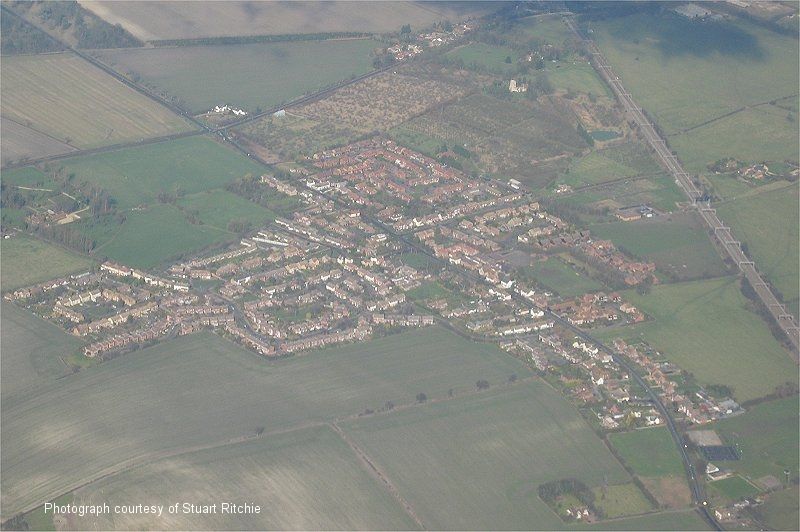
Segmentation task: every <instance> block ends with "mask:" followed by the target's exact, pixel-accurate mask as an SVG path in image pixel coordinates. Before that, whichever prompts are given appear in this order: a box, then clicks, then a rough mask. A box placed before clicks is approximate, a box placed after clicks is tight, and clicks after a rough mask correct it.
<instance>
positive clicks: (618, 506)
mask: <svg viewBox="0 0 800 532" xmlns="http://www.w3.org/2000/svg"><path fill="white" fill-rule="evenodd" d="M592 491H593V492H594V495H595V505H597V506H598V507H599V508H601V509H602V510H603V511H604V512H605V513H606V517H607V518H609V519H615V518H618V517H623V516H626V515H638V514H643V513H645V512H650V511H652V510H653V504H652V503H651V502H650V501H648V500H647V497H645V496H644V494H642V490H640V489H639V488H638V487H637V486H636V484H634V483H633V482H629V483H628V484H619V485H616V486H600V487H597V488H594V489H593V490H592Z"/></svg>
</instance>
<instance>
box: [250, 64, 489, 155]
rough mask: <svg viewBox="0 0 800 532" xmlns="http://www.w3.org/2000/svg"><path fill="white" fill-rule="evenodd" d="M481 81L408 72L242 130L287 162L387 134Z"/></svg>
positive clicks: (353, 87) (441, 73) (357, 86)
mask: <svg viewBox="0 0 800 532" xmlns="http://www.w3.org/2000/svg"><path fill="white" fill-rule="evenodd" d="M476 79H477V78H476V77H475V76H474V75H473V74H469V73H466V72H458V73H452V72H449V71H442V70H440V69H438V68H435V67H434V68H433V69H432V70H421V69H403V70H402V71H397V72H393V71H387V72H383V73H381V74H378V75H376V76H373V77H370V78H367V79H365V80H363V81H360V82H358V83H355V84H353V85H348V86H347V87H343V88H341V89H339V90H337V91H335V92H334V93H333V94H331V95H330V96H328V97H326V98H323V99H321V100H318V101H315V102H312V103H308V104H305V105H301V106H299V107H293V108H291V109H290V110H288V111H287V113H286V116H285V117H282V118H277V117H273V116H269V117H265V118H263V119H261V120H258V121H256V122H252V123H250V124H247V125H245V126H243V127H242V128H241V129H240V130H239V134H240V135H241V136H242V137H244V140H245V143H246V144H248V143H249V144H251V145H252V144H255V145H260V146H262V147H263V148H262V149H258V148H256V151H259V153H260V154H261V155H262V156H265V158H266V159H268V160H271V161H285V160H288V159H290V158H293V157H296V156H297V155H308V154H311V153H314V152H315V151H319V150H321V149H325V148H328V147H331V146H336V145H340V144H345V143H347V142H350V141H352V140H353V139H354V138H356V137H359V136H361V135H366V134H370V133H373V132H379V131H380V132H384V131H386V130H388V129H389V128H391V127H393V126H395V125H397V124H401V123H403V122H405V121H407V120H409V119H411V118H413V117H415V116H417V115H420V114H422V113H425V112H426V111H428V110H430V109H432V108H434V107H436V106H439V105H441V104H444V103H445V102H448V101H450V100H453V99H455V98H458V97H460V96H464V95H465V94H467V92H469V91H471V90H473V88H474V83H475V81H476Z"/></svg>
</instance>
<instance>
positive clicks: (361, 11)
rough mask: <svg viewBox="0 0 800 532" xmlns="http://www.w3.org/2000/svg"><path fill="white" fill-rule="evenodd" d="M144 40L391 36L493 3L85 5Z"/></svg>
mask: <svg viewBox="0 0 800 532" xmlns="http://www.w3.org/2000/svg"><path fill="white" fill-rule="evenodd" d="M80 4H81V5H82V6H83V7H85V8H86V9H89V10H90V11H92V12H94V13H95V14H96V15H98V16H99V17H101V18H103V19H105V20H106V21H108V22H110V23H111V24H117V23H118V24H121V25H122V26H123V27H124V28H125V29H126V30H128V31H129V32H130V33H132V34H133V35H135V36H136V37H138V38H140V39H142V40H146V41H147V40H155V39H188V38H197V37H219V36H231V35H270V34H290V33H319V32H338V31H367V32H379V33H383V32H392V31H399V30H400V26H402V25H403V24H411V26H412V28H416V29H420V28H422V27H425V26H429V25H431V24H432V23H434V22H437V21H441V20H448V19H449V20H450V21H452V22H455V21H457V20H462V19H465V18H467V17H469V16H481V15H483V14H486V13H489V12H491V11H493V10H495V9H497V8H498V7H499V6H498V4H497V3H494V4H493V3H491V2H352V1H350V2H348V1H331V2H323V3H319V4H316V3H315V4H314V5H313V6H311V5H310V4H311V3H310V2H219V1H212V2H130V1H114V2H111V1H106V0H81V1H80Z"/></svg>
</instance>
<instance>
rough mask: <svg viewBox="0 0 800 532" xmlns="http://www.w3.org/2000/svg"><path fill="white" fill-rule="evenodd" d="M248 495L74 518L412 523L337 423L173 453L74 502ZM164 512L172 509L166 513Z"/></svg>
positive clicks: (167, 525) (233, 523) (137, 525)
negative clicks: (252, 510)
mask: <svg viewBox="0 0 800 532" xmlns="http://www.w3.org/2000/svg"><path fill="white" fill-rule="evenodd" d="M176 496H179V498H180V499H181V500H186V501H193V502H195V503H196V504H213V503H215V502H218V501H236V502H238V503H240V504H241V503H243V502H245V501H250V502H251V503H253V504H258V505H259V506H261V513H260V514H250V515H182V514H178V515H169V514H167V515H164V516H163V517H161V518H158V517H155V516H124V515H122V516H110V517H105V518H101V519H99V520H97V519H95V518H93V517H92V518H89V517H87V518H85V519H79V518H77V519H75V520H74V521H73V523H72V525H73V526H76V527H77V528H84V529H88V528H91V527H93V526H99V527H100V528H103V529H106V530H115V529H116V530H120V529H122V530H155V529H161V530H168V529H174V530H177V529H181V530H203V529H216V530H255V529H261V530H340V529H349V530H379V529H396V530H411V529H415V528H416V525H415V523H414V521H413V520H412V519H411V518H410V517H409V516H408V515H406V514H405V512H404V511H403V508H402V506H401V505H400V504H399V503H398V502H396V501H395V500H394V499H393V498H392V497H391V495H390V494H389V492H388V491H387V490H386V489H385V488H384V487H383V486H382V485H381V484H380V483H379V481H378V480H377V479H375V478H374V477H372V476H371V475H370V474H369V473H368V472H367V469H366V467H365V465H362V463H360V462H359V459H358V458H357V455H356V454H355V453H353V451H352V450H351V449H350V448H349V447H348V446H347V444H346V443H345V442H344V441H343V440H342V439H341V438H340V437H339V435H338V434H336V433H335V432H334V431H333V429H331V428H329V427H326V426H320V427H312V428H308V429H300V430H296V431H292V432H289V433H283V434H275V435H267V436H264V437H262V438H260V439H258V440H255V441H251V442H247V443H239V444H234V445H227V446H223V447H219V448H216V449H210V450H204V451H199V452H194V453H189V454H185V455H181V456H178V457H175V458H169V459H166V460H162V461H159V462H155V463H153V464H150V465H147V466H145V467H142V468H138V469H135V470H132V471H128V472H125V473H121V474H119V475H116V476H113V477H111V478H110V479H107V480H102V481H100V482H97V483H95V484H91V485H89V486H87V487H85V488H82V489H80V490H78V491H77V492H76V493H75V503H76V504H102V503H104V502H106V503H108V504H111V505H114V504H127V503H129V501H134V500H135V501H137V502H141V503H142V504H161V505H166V504H169V503H170V502H171V501H173V500H175V501H176V502H177V500H176V499H175V497H176ZM165 513H167V512H165Z"/></svg>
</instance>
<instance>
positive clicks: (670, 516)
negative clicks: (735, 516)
mask: <svg viewBox="0 0 800 532" xmlns="http://www.w3.org/2000/svg"><path fill="white" fill-rule="evenodd" d="M572 528H574V529H575V530H609V529H613V530H672V531H674V530H711V528H709V526H708V523H707V522H706V521H705V520H704V519H703V518H702V517H701V516H700V514H699V513H698V512H696V511H694V510H682V511H677V512H676V511H671V512H661V513H655V514H648V515H643V516H640V517H629V518H625V519H615V520H613V521H601V522H599V523H594V524H591V525H573V526H572Z"/></svg>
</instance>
